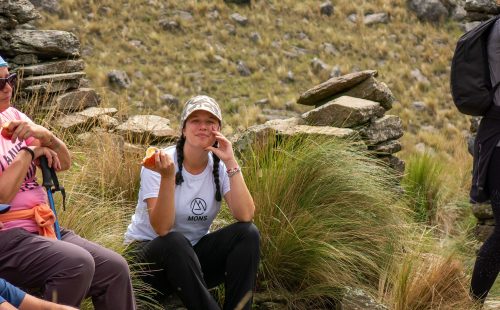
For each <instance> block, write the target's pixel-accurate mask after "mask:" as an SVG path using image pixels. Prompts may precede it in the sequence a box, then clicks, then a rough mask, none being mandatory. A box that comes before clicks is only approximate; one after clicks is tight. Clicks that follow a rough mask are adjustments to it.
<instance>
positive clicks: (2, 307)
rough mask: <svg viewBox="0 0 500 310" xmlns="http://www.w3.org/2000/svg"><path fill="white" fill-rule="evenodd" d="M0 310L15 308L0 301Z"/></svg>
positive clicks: (12, 309)
mask: <svg viewBox="0 0 500 310" xmlns="http://www.w3.org/2000/svg"><path fill="white" fill-rule="evenodd" d="M0 310H17V308H16V307H14V306H13V305H11V304H9V303H8V302H6V301H5V300H3V302H2V300H0Z"/></svg>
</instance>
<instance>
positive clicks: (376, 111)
mask: <svg viewBox="0 0 500 310" xmlns="http://www.w3.org/2000/svg"><path fill="white" fill-rule="evenodd" d="M384 112H385V110H384V109H383V108H382V107H381V106H380V103H378V102H375V101H370V100H365V99H360V98H354V97H349V96H342V97H339V98H337V99H334V100H332V101H329V102H328V103H326V104H324V105H322V106H320V107H318V108H316V109H314V110H311V111H308V112H306V113H304V114H302V118H303V119H304V120H305V122H306V124H308V125H312V126H335V127H343V128H346V127H353V126H357V125H361V124H363V123H366V122H367V121H369V120H370V119H371V118H372V117H381V116H383V115H384Z"/></svg>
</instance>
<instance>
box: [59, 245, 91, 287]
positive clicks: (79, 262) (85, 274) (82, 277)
mask: <svg viewBox="0 0 500 310" xmlns="http://www.w3.org/2000/svg"><path fill="white" fill-rule="evenodd" d="M61 255H62V256H63V259H62V260H61V262H62V263H61V264H60V273H63V274H64V275H65V276H66V277H68V278H73V279H78V281H81V282H82V283H89V284H90V283H91V282H92V279H93V277H94V273H95V261H94V258H93V257H92V255H91V254H90V253H89V252H87V251H85V250H83V249H82V251H76V252H66V253H64V252H63V253H61Z"/></svg>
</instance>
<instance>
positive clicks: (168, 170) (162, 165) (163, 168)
mask: <svg viewBox="0 0 500 310" xmlns="http://www.w3.org/2000/svg"><path fill="white" fill-rule="evenodd" d="M154 156H155V166H154V167H148V169H151V170H153V171H155V172H158V173H159V174H160V175H161V177H162V178H173V177H174V176H175V165H174V161H173V160H172V158H171V157H170V155H168V154H165V152H164V151H163V150H160V151H159V152H157V153H155V155H154Z"/></svg>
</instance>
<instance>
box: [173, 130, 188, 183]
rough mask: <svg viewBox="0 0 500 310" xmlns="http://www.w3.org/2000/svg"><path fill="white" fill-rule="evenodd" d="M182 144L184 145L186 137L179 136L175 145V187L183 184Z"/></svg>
mask: <svg viewBox="0 0 500 310" xmlns="http://www.w3.org/2000/svg"><path fill="white" fill-rule="evenodd" d="M184 143H186V137H184V135H181V137H180V138H179V140H177V145H176V146H175V149H176V150H177V165H178V166H179V170H178V171H177V173H176V174H175V185H181V184H182V182H184V178H183V177H182V162H183V161H184Z"/></svg>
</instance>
